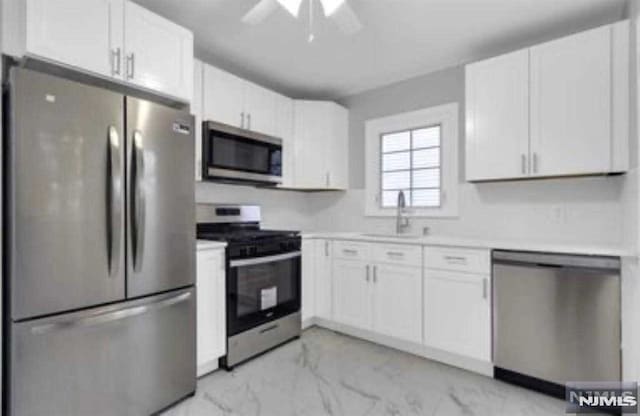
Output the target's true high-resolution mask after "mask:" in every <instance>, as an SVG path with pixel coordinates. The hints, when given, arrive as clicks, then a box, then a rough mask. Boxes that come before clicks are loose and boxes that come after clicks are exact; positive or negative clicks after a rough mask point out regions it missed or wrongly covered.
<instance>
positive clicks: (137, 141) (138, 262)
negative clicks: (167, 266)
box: [131, 130, 146, 272]
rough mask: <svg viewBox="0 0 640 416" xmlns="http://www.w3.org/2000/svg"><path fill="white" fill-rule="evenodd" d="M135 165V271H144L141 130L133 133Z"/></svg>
mask: <svg viewBox="0 0 640 416" xmlns="http://www.w3.org/2000/svg"><path fill="white" fill-rule="evenodd" d="M132 156H133V163H132V165H131V182H132V193H133V195H132V198H131V204H132V207H131V224H132V227H131V236H132V240H133V241H132V245H133V250H132V252H133V270H134V271H136V272H139V271H140V270H142V259H143V257H144V238H145V235H144V234H145V220H146V218H145V211H146V206H145V204H146V201H145V195H144V189H143V185H144V183H143V181H144V147H143V140H142V133H140V131H139V130H136V131H134V132H133V148H132Z"/></svg>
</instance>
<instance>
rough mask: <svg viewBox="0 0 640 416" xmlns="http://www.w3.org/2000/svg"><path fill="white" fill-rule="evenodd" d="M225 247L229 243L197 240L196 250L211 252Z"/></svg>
mask: <svg viewBox="0 0 640 416" xmlns="http://www.w3.org/2000/svg"><path fill="white" fill-rule="evenodd" d="M225 247H227V243H226V242H224V241H210V240H197V242H196V248H197V249H198V250H210V249H216V248H225Z"/></svg>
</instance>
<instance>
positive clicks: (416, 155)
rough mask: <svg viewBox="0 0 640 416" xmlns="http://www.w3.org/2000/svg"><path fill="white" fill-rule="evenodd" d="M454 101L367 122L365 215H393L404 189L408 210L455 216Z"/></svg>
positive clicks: (437, 215)
mask: <svg viewBox="0 0 640 416" xmlns="http://www.w3.org/2000/svg"><path fill="white" fill-rule="evenodd" d="M458 111H459V107H458V104H457V103H452V104H445V105H441V106H437V107H431V108H426V109H423V110H418V111H412V112H409V113H402V114H396V115H392V116H387V117H383V118H378V119H373V120H368V121H367V122H366V137H365V139H366V142H365V150H366V153H365V170H366V172H365V174H366V175H365V176H366V189H365V198H366V199H365V215H367V216H378V217H384V216H392V215H395V214H396V207H397V203H398V193H399V192H400V191H403V192H404V195H405V201H406V204H407V207H408V211H409V215H411V216H416V217H455V216H457V215H458V140H459V138H458Z"/></svg>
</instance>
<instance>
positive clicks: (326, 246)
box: [324, 241, 329, 257]
mask: <svg viewBox="0 0 640 416" xmlns="http://www.w3.org/2000/svg"><path fill="white" fill-rule="evenodd" d="M324 256H325V257H329V242H328V241H325V242H324Z"/></svg>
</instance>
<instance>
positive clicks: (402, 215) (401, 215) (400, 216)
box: [396, 191, 409, 234]
mask: <svg viewBox="0 0 640 416" xmlns="http://www.w3.org/2000/svg"><path fill="white" fill-rule="evenodd" d="M406 208H407V202H406V199H405V197H404V192H403V191H400V192H398V211H397V214H396V233H397V234H402V233H403V232H405V230H406V229H407V228H409V217H408V216H407V209H406Z"/></svg>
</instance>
